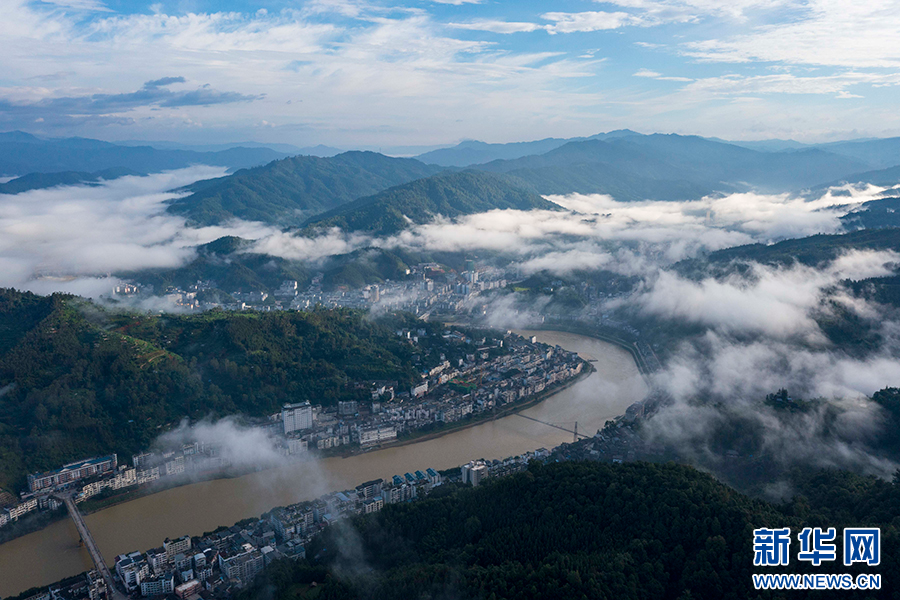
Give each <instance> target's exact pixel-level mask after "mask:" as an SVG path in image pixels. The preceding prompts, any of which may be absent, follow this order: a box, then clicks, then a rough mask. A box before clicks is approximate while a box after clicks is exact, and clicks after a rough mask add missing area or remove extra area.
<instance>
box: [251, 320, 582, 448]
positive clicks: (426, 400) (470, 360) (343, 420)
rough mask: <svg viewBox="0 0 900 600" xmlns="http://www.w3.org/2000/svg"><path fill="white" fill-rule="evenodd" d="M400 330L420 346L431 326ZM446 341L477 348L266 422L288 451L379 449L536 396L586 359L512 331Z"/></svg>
mask: <svg viewBox="0 0 900 600" xmlns="http://www.w3.org/2000/svg"><path fill="white" fill-rule="evenodd" d="M397 335H398V336H400V337H402V338H405V339H408V340H409V341H410V343H411V344H413V345H417V344H418V343H419V341H420V339H421V337H422V336H424V335H426V330H425V329H419V330H405V329H402V330H398V331H397ZM442 342H444V343H447V344H451V345H452V344H453V343H459V344H467V345H468V347H469V348H471V349H472V351H471V352H468V353H465V354H464V355H463V356H461V357H460V358H458V359H456V360H455V361H453V362H451V361H450V360H448V359H447V358H446V356H445V355H444V354H443V353H441V354H440V356H439V357H438V358H439V361H437V362H438V364H436V365H435V366H432V367H430V368H427V369H423V371H422V373H421V379H420V380H419V381H417V382H416V383H415V384H414V385H413V386H412V387H410V388H409V389H403V390H401V389H400V388H399V387H398V385H397V383H396V382H391V381H374V382H360V383H359V385H360V386H362V387H364V388H365V390H364V391H365V392H366V394H367V395H368V396H369V397H370V399H366V400H352V401H344V402H339V403H338V405H337V406H332V407H328V408H323V407H321V406H313V405H311V404H310V403H309V402H302V403H295V404H288V405H285V406H284V408H283V409H282V411H281V413H279V414H275V415H272V416H271V417H270V419H269V423H267V424H266V425H264V426H266V427H269V428H270V429H271V431H272V433H273V434H278V435H283V436H284V438H283V447H284V451H285V454H287V455H296V454H302V453H304V452H307V451H309V450H313V449H318V450H329V449H332V448H337V447H340V446H348V445H354V446H358V447H361V448H368V447H374V446H377V445H380V444H384V443H387V442H390V441H392V440H395V439H396V438H397V437H398V436H400V435H403V434H405V433H411V432H415V431H417V430H423V429H429V428H434V427H435V426H441V425H445V424H450V423H455V422H457V421H460V420H462V419H465V418H470V417H475V416H478V415H481V414H483V413H489V412H491V411H494V410H495V409H497V408H499V407H502V406H505V405H508V404H511V403H514V402H518V401H521V400H523V399H526V398H530V397H532V396H534V395H535V394H540V393H542V392H544V391H545V390H546V389H547V388H548V387H549V386H552V385H554V384H557V383H562V382H565V381H568V380H570V379H572V378H573V377H575V376H577V375H578V374H580V373H581V372H582V370H583V369H584V364H585V363H584V361H582V360H581V359H580V358H579V357H578V355H577V354H576V353H574V352H568V351H566V350H563V349H562V348H560V347H558V346H557V347H551V346H548V345H546V344H539V343H537V341H536V340H535V339H533V338H532V339H525V338H522V337H520V336H517V335H515V334H512V333H508V332H507V333H506V334H505V335H503V336H501V337H499V338H496V339H490V340H489V339H488V338H486V337H483V338H480V339H474V340H473V339H472V338H471V337H469V336H468V335H467V334H464V333H462V332H459V331H454V330H446V331H444V332H443V340H442Z"/></svg>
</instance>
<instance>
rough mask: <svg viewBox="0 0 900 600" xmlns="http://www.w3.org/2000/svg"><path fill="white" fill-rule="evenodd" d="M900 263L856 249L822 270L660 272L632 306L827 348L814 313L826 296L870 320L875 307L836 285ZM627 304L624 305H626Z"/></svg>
mask: <svg viewBox="0 0 900 600" xmlns="http://www.w3.org/2000/svg"><path fill="white" fill-rule="evenodd" d="M898 260H900V255H898V254H897V253H895V252H890V251H883V252H871V251H866V252H863V251H853V252H849V253H847V254H846V255H845V256H842V257H840V258H838V259H836V260H834V261H833V262H831V263H830V264H828V265H826V266H824V267H822V268H819V267H807V266H803V265H790V266H786V267H768V266H762V265H759V264H757V263H751V264H750V265H749V266H748V270H747V272H742V273H739V274H733V275H730V276H728V277H726V278H724V279H717V278H713V277H709V278H706V279H702V280H700V281H695V280H691V279H686V278H683V277H680V276H679V275H677V274H675V273H672V272H669V271H661V272H660V273H659V275H658V277H657V278H655V279H654V280H653V281H652V282H651V283H649V284H648V286H647V287H646V288H645V289H644V290H642V291H641V292H639V293H638V294H636V295H635V296H633V297H630V298H628V300H627V304H628V305H630V306H637V307H639V308H640V310H641V311H643V312H645V313H647V314H652V315H655V316H657V317H662V318H664V319H667V320H670V321H676V322H688V323H697V324H701V325H704V326H707V327H710V328H711V329H713V330H715V331H719V332H721V333H724V334H735V333H751V334H762V335H765V336H766V337H767V338H769V339H802V341H803V342H805V343H807V344H819V345H822V344H825V343H826V338H825V336H824V334H823V333H822V331H821V330H820V329H819V326H818V325H817V323H816V321H815V312H816V311H817V310H819V309H820V307H821V304H822V301H823V299H824V298H826V297H830V298H831V299H833V300H835V301H837V302H839V303H841V304H843V305H844V306H845V307H847V308H849V309H851V310H855V311H857V312H863V313H864V314H863V315H861V316H866V317H871V316H873V313H872V312H871V310H870V307H868V306H866V305H864V304H859V303H857V302H855V301H854V300H853V299H851V298H850V297H848V296H846V294H844V293H842V292H841V291H840V290H836V291H835V287H836V286H838V284H839V282H840V281H842V280H843V279H845V278H847V277H850V276H852V277H853V278H854V279H866V278H870V277H883V276H886V275H889V274H890V273H892V272H893V269H894V268H895V267H896V266H897V262H898ZM625 303H626V302H625V301H623V302H622V303H621V304H623V305H624V304H625Z"/></svg>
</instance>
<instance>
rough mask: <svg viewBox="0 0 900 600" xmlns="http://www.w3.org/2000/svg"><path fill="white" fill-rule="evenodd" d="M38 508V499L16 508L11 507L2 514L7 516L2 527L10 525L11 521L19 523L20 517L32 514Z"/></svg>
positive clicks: (22, 503)
mask: <svg viewBox="0 0 900 600" xmlns="http://www.w3.org/2000/svg"><path fill="white" fill-rule="evenodd" d="M37 507H38V499H37V498H29V499H28V500H26V501H25V502H20V503H19V504H16V505H15V506H10V507H8V508H5V509H3V511H0V512H2V514H5V515H6V519H4V520H3V521H2V522H0V525H2V524H3V523H9V522H10V521H18V520H19V517H21V516H22V515H24V514H26V513H30V512H31V511H33V510H35V509H37Z"/></svg>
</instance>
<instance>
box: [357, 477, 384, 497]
mask: <svg viewBox="0 0 900 600" xmlns="http://www.w3.org/2000/svg"><path fill="white" fill-rule="evenodd" d="M383 483H384V480H383V479H373V480H372V481H367V482H365V483H361V484H359V485H358V486H356V494H357V496H359V497H360V498H363V499H365V500H368V499H369V498H374V497H375V496H380V495H381V486H382V484H383Z"/></svg>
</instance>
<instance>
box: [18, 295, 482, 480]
mask: <svg viewBox="0 0 900 600" xmlns="http://www.w3.org/2000/svg"><path fill="white" fill-rule="evenodd" d="M413 322H415V318H414V317H412V316H409V315H406V316H403V315H399V316H390V315H389V316H386V317H384V320H379V321H373V320H371V319H369V318H368V317H367V315H366V314H365V313H362V312H359V311H351V310H347V309H341V310H320V311H313V312H303V313H300V312H278V313H250V314H247V313H225V312H208V313H204V314H201V315H192V316H187V315H184V316H179V315H165V316H147V315H135V314H126V313H110V312H107V311H104V310H101V309H100V308H98V307H97V306H95V305H93V304H91V303H89V302H88V301H86V300H83V299H80V298H77V297H72V296H64V295H54V296H52V297H50V298H45V297H40V296H35V295H32V294H29V293H19V292H16V291H12V290H0V389H2V390H3V392H2V394H0V488H2V487H5V488H12V489H16V488H17V487H20V486H21V485H22V483H23V482H24V476H25V474H26V473H27V472H33V471H36V470H42V469H48V468H52V467H57V466H60V465H62V464H64V463H65V462H67V461H70V460H74V459H78V458H84V457H86V456H91V455H95V454H98V453H106V452H119V453H120V454H121V455H122V456H124V457H127V456H131V454H132V453H133V452H136V451H138V450H141V449H144V448H146V447H147V446H148V445H149V444H150V442H151V441H152V440H153V439H154V437H155V436H156V435H158V434H159V432H160V429H159V427H163V428H165V427H166V426H167V425H169V424H174V423H177V422H178V421H179V420H180V419H182V418H183V417H190V418H194V419H199V418H203V417H206V416H224V415H230V414H236V413H240V414H246V415H251V416H265V415H269V414H272V413H273V412H276V411H277V410H278V409H279V408H280V407H281V406H282V405H283V404H284V403H285V402H296V401H301V400H310V401H312V402H314V403H317V404H318V403H321V404H325V405H329V404H334V403H336V402H337V401H338V400H339V399H350V398H353V399H357V398H358V397H359V396H360V394H367V393H368V390H367V389H359V388H357V387H356V386H355V385H354V384H355V383H357V382H363V381H366V380H375V379H387V380H393V381H397V382H398V383H399V384H400V385H401V386H403V387H405V386H407V385H409V384H410V383H411V382H413V381H414V380H415V379H416V378H417V377H418V376H417V371H416V365H415V363H414V362H413V353H414V350H413V349H412V347H410V346H409V344H408V343H407V344H404V343H403V342H402V341H401V340H400V338H398V337H397V336H396V335H395V334H394V331H395V330H396V328H397V327H400V326H406V327H411V326H416V327H426V328H428V329H429V331H430V330H431V329H434V331H432V332H431V333H437V332H439V329H438V328H440V324H421V323H418V324H416V325H412V323H413ZM428 339H430V340H434V342H432V343H435V344H438V343H440V340H441V337H440V335H431V336H429V337H428ZM424 351H425V350H424V348H423V347H422V345H421V344H420V347H419V348H417V349H416V350H415V352H417V353H418V354H419V355H421V356H422V358H421V360H423V362H424V361H427V360H430V359H427V358H426V357H425V354H424ZM460 351H463V352H464V351H466V350H465V349H463V350H460ZM440 352H447V353H448V356H449V353H450V352H451V350H445V349H443V348H442V349H440ZM434 360H437V358H435V359H434ZM426 366H433V365H426Z"/></svg>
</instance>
